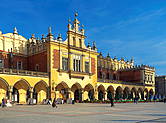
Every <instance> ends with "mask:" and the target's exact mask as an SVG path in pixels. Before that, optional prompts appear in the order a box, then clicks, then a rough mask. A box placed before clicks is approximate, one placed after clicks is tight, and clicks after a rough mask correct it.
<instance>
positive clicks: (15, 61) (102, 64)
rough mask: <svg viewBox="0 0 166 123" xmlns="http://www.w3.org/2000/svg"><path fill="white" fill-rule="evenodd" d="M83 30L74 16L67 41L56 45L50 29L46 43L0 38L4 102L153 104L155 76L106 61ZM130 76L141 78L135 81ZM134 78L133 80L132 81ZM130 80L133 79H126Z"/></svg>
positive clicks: (113, 60)
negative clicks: (133, 101) (138, 101)
mask: <svg viewBox="0 0 166 123" xmlns="http://www.w3.org/2000/svg"><path fill="white" fill-rule="evenodd" d="M85 38H86V36H85V32H84V28H83V26H81V27H80V22H79V21H78V19H77V14H76V15H75V18H74V21H73V22H70V21H69V24H68V30H67V38H66V40H64V41H63V40H62V37H61V35H60V34H59V35H58V37H57V38H56V39H55V38H54V36H53V35H52V32H51V28H49V30H48V34H47V36H46V37H44V35H43V36H42V38H41V39H39V38H35V35H34V34H33V35H32V37H31V38H30V39H26V38H24V37H23V36H21V35H19V34H18V32H17V29H16V28H14V32H13V33H7V34H3V33H2V32H0V42H1V43H0V102H1V100H2V99H3V98H7V99H9V100H10V101H12V102H15V103H22V104H25V103H28V100H29V99H35V103H38V104H40V103H42V102H43V101H44V100H46V99H51V100H52V99H54V98H56V99H57V100H64V102H65V103H68V102H69V101H68V100H75V101H76V102H82V101H84V100H89V101H90V100H95V99H96V100H109V99H110V98H115V99H117V100H118V99H133V98H135V97H136V96H138V97H139V98H140V99H151V97H152V96H153V95H154V94H155V91H154V90H155V89H154V75H155V70H154V68H152V67H149V66H143V65H142V66H134V61H133V60H131V61H130V62H129V61H124V59H121V60H117V58H110V57H109V55H108V56H107V57H106V58H105V57H103V56H102V54H101V53H100V54H99V53H98V52H97V47H96V44H95V42H93V44H92V46H91V45H90V44H89V43H88V45H87V46H86V45H85ZM132 72H135V73H137V76H138V77H135V78H133V74H132ZM134 76H135V75H134ZM128 78H132V79H128Z"/></svg>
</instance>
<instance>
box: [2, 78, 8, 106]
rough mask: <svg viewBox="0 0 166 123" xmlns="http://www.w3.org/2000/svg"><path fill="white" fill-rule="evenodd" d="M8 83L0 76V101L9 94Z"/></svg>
mask: <svg viewBox="0 0 166 123" xmlns="http://www.w3.org/2000/svg"><path fill="white" fill-rule="evenodd" d="M8 87H9V85H8V83H7V82H6V81H5V80H4V79H2V78H0V103H1V102H2V99H3V98H6V97H7V96H8V95H7V90H8Z"/></svg>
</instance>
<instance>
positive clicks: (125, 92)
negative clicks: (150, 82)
mask: <svg viewBox="0 0 166 123" xmlns="http://www.w3.org/2000/svg"><path fill="white" fill-rule="evenodd" d="M123 99H131V92H130V89H129V87H125V88H124V90H123Z"/></svg>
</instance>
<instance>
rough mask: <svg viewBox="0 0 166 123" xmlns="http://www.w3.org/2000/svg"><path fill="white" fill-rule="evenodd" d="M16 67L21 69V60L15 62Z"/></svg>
mask: <svg viewBox="0 0 166 123" xmlns="http://www.w3.org/2000/svg"><path fill="white" fill-rule="evenodd" d="M17 69H18V70H21V69H22V62H21V61H18V62H17Z"/></svg>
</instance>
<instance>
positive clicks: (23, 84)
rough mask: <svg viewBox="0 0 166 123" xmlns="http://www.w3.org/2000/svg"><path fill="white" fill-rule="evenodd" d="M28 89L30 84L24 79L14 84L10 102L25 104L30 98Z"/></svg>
mask: <svg viewBox="0 0 166 123" xmlns="http://www.w3.org/2000/svg"><path fill="white" fill-rule="evenodd" d="M29 88H30V84H29V83H28V82H27V81H26V80H24V79H21V80H19V81H18V82H16V83H15V84H14V86H13V93H12V95H13V98H12V100H13V101H14V102H18V103H26V102H27V99H28V98H29V97H30V93H29Z"/></svg>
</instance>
